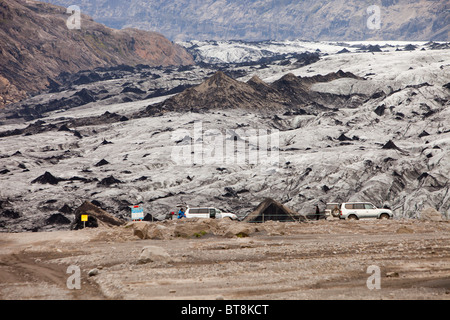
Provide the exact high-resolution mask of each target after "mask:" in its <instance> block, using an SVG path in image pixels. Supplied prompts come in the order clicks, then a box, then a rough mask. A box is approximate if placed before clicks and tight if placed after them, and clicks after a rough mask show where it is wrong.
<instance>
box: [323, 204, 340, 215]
mask: <svg viewBox="0 0 450 320" xmlns="http://www.w3.org/2000/svg"><path fill="white" fill-rule="evenodd" d="M339 208H340V204H339V203H337V202H330V203H327V205H326V207H325V217H327V218H328V217H330V216H333V217H335V218H337V217H339V214H340V210H339Z"/></svg>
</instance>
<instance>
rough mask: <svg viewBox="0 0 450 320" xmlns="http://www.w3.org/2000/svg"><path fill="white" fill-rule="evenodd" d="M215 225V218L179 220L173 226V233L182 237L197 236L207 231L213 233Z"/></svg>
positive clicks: (215, 229)
mask: <svg viewBox="0 0 450 320" xmlns="http://www.w3.org/2000/svg"><path fill="white" fill-rule="evenodd" d="M217 227H218V222H217V220H216V219H189V220H181V221H178V223H177V225H176V226H175V230H174V235H175V236H176V237H183V238H192V237H199V235H200V236H203V235H205V234H208V233H212V234H215V233H216V231H217Z"/></svg>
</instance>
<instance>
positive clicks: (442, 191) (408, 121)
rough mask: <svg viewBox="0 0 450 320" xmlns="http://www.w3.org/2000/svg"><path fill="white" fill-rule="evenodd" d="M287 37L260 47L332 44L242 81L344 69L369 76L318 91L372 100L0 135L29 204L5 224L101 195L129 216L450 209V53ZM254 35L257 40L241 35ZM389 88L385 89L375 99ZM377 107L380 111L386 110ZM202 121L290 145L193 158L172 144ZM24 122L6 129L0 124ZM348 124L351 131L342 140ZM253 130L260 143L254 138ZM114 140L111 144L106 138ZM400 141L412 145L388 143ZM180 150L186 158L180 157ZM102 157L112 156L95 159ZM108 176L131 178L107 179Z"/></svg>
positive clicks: (212, 129)
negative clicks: (305, 110) (251, 157)
mask: <svg viewBox="0 0 450 320" xmlns="http://www.w3.org/2000/svg"><path fill="white" fill-rule="evenodd" d="M358 43H359V44H360V43H361V42H358ZM283 44H285V45H286V47H284V48H281V47H280V46H276V45H275V44H273V43H269V44H268V45H267V46H265V45H262V44H261V45H260V44H257V45H258V46H260V47H259V50H262V49H263V48H264V49H265V50H275V49H276V48H278V49H277V50H279V51H277V52H278V53H279V52H288V51H289V50H290V52H293V51H294V50H299V49H300V48H301V47H302V48H303V50H306V48H307V49H308V50H311V49H313V48H317V49H320V50H321V51H322V53H324V52H328V53H329V55H328V56H323V57H321V59H320V61H318V62H316V63H314V64H310V65H307V66H304V67H301V68H298V69H294V70H289V71H283V72H279V69H278V66H271V65H269V66H268V68H265V69H257V68H256V69H255V70H254V73H252V74H249V75H248V76H246V77H245V78H247V79H248V78H249V77H251V76H252V75H258V76H260V77H261V78H262V79H263V80H264V81H266V82H268V83H270V82H273V81H275V80H277V79H279V78H280V77H282V76H283V75H284V74H286V73H288V72H292V73H293V74H295V75H297V76H302V77H307V76H312V75H316V74H327V73H330V72H336V71H338V70H343V71H346V72H352V73H354V74H355V75H357V76H360V77H364V78H365V79H366V80H355V79H339V80H335V81H331V82H328V83H317V84H314V85H313V86H312V90H314V91H318V92H327V93H333V94H339V95H351V94H362V95H364V96H367V100H366V101H365V102H364V103H362V104H361V105H360V106H359V107H358V108H355V109H346V108H340V106H338V105H336V108H335V109H333V110H331V109H330V110H329V111H324V112H320V113H319V114H318V115H317V116H315V115H290V114H283V113H277V114H276V117H275V115H273V116H267V115H261V114H258V113H250V112H248V111H246V110H239V109H236V110H211V111H209V112H206V113H196V112H184V113H173V112H170V113H165V114H163V115H161V116H156V117H148V118H140V119H134V120H129V121H124V122H117V123H113V124H104V125H101V124H100V125H95V126H84V127H78V128H76V130H78V131H79V132H80V133H81V135H82V136H83V138H81V139H79V138H77V137H75V136H74V135H73V133H72V132H67V131H61V132H59V131H47V132H43V133H39V134H33V135H29V136H25V135H16V136H10V137H6V138H0V150H1V158H0V170H3V169H7V170H8V172H6V173H4V174H0V185H1V186H2V187H1V188H0V200H5V199H8V200H9V202H10V203H11V205H10V207H9V208H10V209H11V210H14V211H15V212H18V213H20V217H19V218H14V219H12V218H6V217H1V216H0V229H4V230H6V229H7V230H12V231H14V230H19V231H20V230H32V229H33V228H36V227H38V228H40V229H39V230H55V229H62V228H66V227H67V226H65V225H62V226H55V225H46V223H45V220H46V219H47V218H48V217H50V216H51V215H52V214H54V213H56V212H57V211H58V209H59V208H61V207H62V206H63V205H64V204H68V205H69V206H70V207H72V208H73V209H75V208H76V207H77V206H79V205H81V204H82V202H83V201H85V200H97V201H99V202H100V203H101V204H102V206H103V207H104V208H105V209H107V210H109V211H111V212H112V213H114V214H116V215H118V216H123V217H127V214H129V210H128V205H132V204H142V205H143V206H144V210H145V213H151V214H154V215H156V216H159V217H163V216H164V215H165V214H166V213H168V212H170V211H173V210H174V209H175V206H176V205H177V204H178V203H184V204H187V205H191V206H196V205H208V206H216V207H219V208H222V209H224V210H226V211H230V212H235V213H237V214H238V215H240V216H244V215H245V214H247V213H249V212H250V211H251V210H252V209H253V208H254V207H255V206H256V205H257V204H259V203H260V202H261V201H262V200H263V199H264V198H265V197H272V198H274V199H275V200H278V201H281V202H283V203H284V204H286V205H287V206H288V207H289V208H291V209H293V210H295V211H298V212H300V213H302V214H307V213H310V212H311V211H313V210H314V205H315V204H319V205H320V206H321V208H322V209H323V207H324V205H325V203H326V202H334V201H356V200H359V201H372V202H373V203H374V204H376V205H377V206H384V205H386V206H389V207H391V208H392V209H393V210H394V213H395V216H396V217H397V218H399V217H418V216H420V211H421V210H422V209H424V208H427V207H434V208H436V209H437V210H439V211H441V213H443V214H444V215H447V216H449V215H450V211H449V210H450V192H449V188H450V184H449V172H450V131H449V128H450V108H449V104H450V91H449V90H448V89H446V88H444V87H443V85H444V84H447V83H448V82H449V81H450V80H449V79H450V50H426V51H421V50H420V46H421V45H423V43H422V44H418V43H415V45H417V46H419V49H416V50H415V51H395V46H396V45H403V46H404V45H406V44H409V42H408V43H405V42H402V43H399V42H389V44H390V45H392V46H394V47H389V48H390V49H389V52H381V53H380V52H375V53H370V52H368V53H360V52H349V53H342V54H334V52H337V51H340V50H341V49H342V48H344V45H343V44H339V45H337V44H331V43H325V42H324V43H313V42H311V43H310V42H301V41H293V42H292V43H291V42H283ZM347 44H349V46H348V47H346V48H347V49H348V50H349V51H353V49H354V48H353V47H352V45H353V43H352V44H350V43H347ZM364 44H369V43H367V42H366V43H364ZM370 44H372V45H374V44H380V45H381V44H382V43H374V42H370ZM383 44H384V42H383ZM233 46H235V44H233ZM233 46H231V45H228V44H227V43H224V44H222V43H219V45H217V46H216V48H214V50H215V51H214V52H219V51H221V50H222V51H224V52H225V51H227V50H231V49H232V48H233ZM245 46H249V47H251V48H253V47H254V46H256V45H255V44H242V47H245ZM205 50H206V49H205ZM208 50H212V49H211V48H210V49H208ZM283 50H285V51H283ZM383 50H385V48H383ZM231 51H232V50H231ZM205 52H206V51H205ZM218 54H219V53H217V55H218ZM236 57H237V56H236ZM241 80H245V79H241ZM378 92H383V94H380V95H376V96H374V97H371V96H372V95H373V94H374V93H378ZM166 98H168V97H167V96H166V97H159V98H154V99H149V100H144V101H139V102H130V103H117V104H112V105H102V104H101V103H91V104H88V105H85V106H83V107H78V108H73V109H70V110H66V111H59V112H57V113H53V114H51V115H49V116H48V117H46V118H44V119H42V120H44V121H45V122H47V123H59V122H60V121H62V119H70V118H81V117H87V116H94V115H100V114H103V113H105V112H106V111H109V112H116V113H119V114H121V115H129V114H132V113H134V112H136V111H139V110H141V109H144V108H145V107H146V106H148V105H150V104H153V103H157V102H160V101H163V100H164V99H166ZM376 109H377V110H381V111H378V114H377V113H375V112H374V111H375V110H376ZM196 122H197V123H201V124H202V128H203V130H204V131H207V130H209V131H208V132H209V134H210V136H214V135H218V132H221V133H222V134H223V138H224V139H225V140H224V142H226V141H229V140H230V136H227V135H226V132H227V130H237V132H239V130H241V131H240V132H242V133H245V130H250V129H261V130H268V131H267V132H269V131H270V130H275V129H277V130H280V131H279V146H278V148H274V150H278V151H279V162H278V165H277V166H271V165H266V164H256V165H254V164H245V163H244V164H239V163H231V162H230V161H229V159H230V158H233V157H234V156H236V154H233V155H230V154H228V155H227V158H226V157H224V158H223V161H222V162H220V161H219V162H213V163H210V164H204V163H193V162H192V155H191V153H185V154H181V155H180V154H179V153H176V152H174V151H176V150H180V149H177V148H180V147H181V146H183V144H185V143H188V144H190V143H192V146H194V145H197V146H198V145H201V143H202V140H201V139H198V136H196V133H195V131H194V128H195V127H194V125H195V123H196ZM23 126H24V125H23V124H19V125H17V126H16V127H17V128H20V127H23ZM13 127H14V126H12V125H8V126H5V127H1V126H0V130H1V131H4V130H6V129H8V130H9V129H13ZM424 132H425V133H426V134H424ZM342 135H344V137H346V138H344V139H338V138H339V137H342ZM210 136H206V137H203V138H204V139H209V137H210ZM218 136H219V135H218ZM243 137H244V135H243ZM227 139H228V140H227ZM252 139H253V140H251V139H249V142H251V143H254V141H255V140H254V138H252ZM104 140H106V141H108V142H111V143H110V144H103V143H102V142H103V141H104ZM389 140H392V141H393V142H394V143H395V144H396V145H397V146H398V147H399V148H400V149H401V150H393V149H382V146H383V145H384V144H385V143H386V142H388V141H389ZM17 151H19V153H17ZM178 156H180V157H184V158H182V159H183V160H185V161H180V160H179V158H174V157H178ZM102 159H105V160H107V161H108V162H109V164H107V165H104V166H95V164H96V163H98V162H99V161H100V160H102ZM180 163H182V164H180ZM24 168H26V170H24ZM46 171H49V172H51V173H52V174H53V175H54V176H56V177H61V178H64V179H70V178H71V177H82V178H85V179H88V182H84V181H80V180H76V179H75V180H71V181H62V182H59V183H58V184H57V185H50V184H44V185H43V184H31V181H32V180H34V179H35V178H37V177H38V176H40V175H42V174H43V173H44V172H46ZM111 175H112V176H114V177H115V178H116V179H118V180H120V181H122V183H120V184H115V185H112V186H101V185H98V182H99V181H101V180H102V179H103V178H106V177H108V176H111ZM230 190H231V191H233V192H234V193H233V192H230ZM66 216H67V217H68V218H69V219H71V218H73V217H72V216H71V215H70V214H66Z"/></svg>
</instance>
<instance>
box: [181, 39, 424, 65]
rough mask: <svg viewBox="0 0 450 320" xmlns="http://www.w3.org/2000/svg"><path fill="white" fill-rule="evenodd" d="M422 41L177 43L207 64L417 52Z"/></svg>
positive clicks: (422, 43)
mask: <svg viewBox="0 0 450 320" xmlns="http://www.w3.org/2000/svg"><path fill="white" fill-rule="evenodd" d="M425 43H426V42H424V41H412V42H411V41H346V42H336V41H303V40H291V41H289V40H286V41H261V42H242V41H189V42H180V43H179V44H180V45H182V46H184V47H186V48H191V47H194V48H195V50H196V52H197V53H198V54H199V55H200V56H201V59H202V61H205V62H211V63H239V62H248V61H257V60H259V59H261V58H262V57H267V56H270V55H279V54H293V53H302V52H306V51H309V52H315V51H320V52H321V53H326V54H335V53H337V52H339V51H341V50H343V49H346V50H348V51H350V52H356V51H358V50H359V48H360V47H361V46H367V47H368V46H370V45H372V46H377V45H378V46H380V47H382V50H383V51H395V50H396V49H397V48H403V47H405V46H406V45H408V44H412V45H415V46H416V47H417V48H418V49H417V50H420V49H421V48H422V47H423V45H425Z"/></svg>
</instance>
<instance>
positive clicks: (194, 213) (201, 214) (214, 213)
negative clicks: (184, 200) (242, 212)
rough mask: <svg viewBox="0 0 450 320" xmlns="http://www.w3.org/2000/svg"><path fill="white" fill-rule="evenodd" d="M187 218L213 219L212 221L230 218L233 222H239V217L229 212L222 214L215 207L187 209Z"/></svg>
mask: <svg viewBox="0 0 450 320" xmlns="http://www.w3.org/2000/svg"><path fill="white" fill-rule="evenodd" d="M186 218H212V219H223V218H229V219H232V220H237V218H238V217H237V215H235V214H234V213H229V212H222V211H221V210H219V209H216V208H214V207H199V208H187V210H186Z"/></svg>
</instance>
